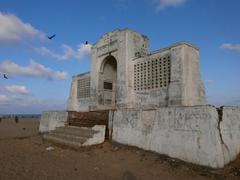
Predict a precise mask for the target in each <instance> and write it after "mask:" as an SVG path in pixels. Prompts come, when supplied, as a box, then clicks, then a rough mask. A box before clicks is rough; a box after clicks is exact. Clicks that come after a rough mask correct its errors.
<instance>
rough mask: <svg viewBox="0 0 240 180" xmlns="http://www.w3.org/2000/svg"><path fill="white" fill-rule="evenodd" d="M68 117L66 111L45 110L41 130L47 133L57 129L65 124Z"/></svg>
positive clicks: (41, 120)
mask: <svg viewBox="0 0 240 180" xmlns="http://www.w3.org/2000/svg"><path fill="white" fill-rule="evenodd" d="M67 119H68V112H66V111H48V112H43V113H42V115H41V119H40V125H39V132H40V133H45V132H49V131H52V130H55V129H56V128H57V127H63V126H65V123H66V122H67Z"/></svg>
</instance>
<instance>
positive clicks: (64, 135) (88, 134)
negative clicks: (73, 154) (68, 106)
mask: <svg viewBox="0 0 240 180" xmlns="http://www.w3.org/2000/svg"><path fill="white" fill-rule="evenodd" d="M105 128H106V126H104V125H96V126H93V127H92V128H91V127H76V126H64V127H57V128H56V129H55V130H53V131H50V133H48V134H44V135H43V138H44V139H45V140H47V141H50V142H53V143H56V144H61V145H65V146H70V147H73V148H79V147H82V146H89V145H95V144H101V143H102V142H103V141H104V138H105Z"/></svg>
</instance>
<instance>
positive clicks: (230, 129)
mask: <svg viewBox="0 0 240 180" xmlns="http://www.w3.org/2000/svg"><path fill="white" fill-rule="evenodd" d="M221 117H222V118H221V119H220V120H221V121H220V130H221V139H222V144H223V147H224V150H225V151H224V152H225V154H224V158H225V160H226V161H232V160H234V159H235V158H236V157H237V155H238V154H239V152H240V107H223V108H222V114H221Z"/></svg>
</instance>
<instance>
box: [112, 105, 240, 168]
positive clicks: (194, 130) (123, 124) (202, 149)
mask: <svg viewBox="0 0 240 180" xmlns="http://www.w3.org/2000/svg"><path fill="white" fill-rule="evenodd" d="M109 119H110V121H112V122H109V124H112V140H113V141H116V142H119V143H122V144H127V145H132V146H137V147H139V148H143V149H145V150H151V151H155V152H157V153H160V154H165V155H168V156H170V157H174V158H178V159H181V160H184V161H187V162H191V163H195V164H199V165H204V166H209V167H214V168H221V167H223V166H224V165H225V164H227V163H229V162H230V161H232V160H234V159H235V158H236V156H237V154H238V153H239V152H240V141H239V138H240V108H231V107H224V108H222V109H220V110H219V111H217V109H216V108H215V107H212V106H193V107H165V108H158V109H149V110H139V109H120V110H117V111H112V112H111V113H110V117H109Z"/></svg>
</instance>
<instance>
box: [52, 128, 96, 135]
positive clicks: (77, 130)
mask: <svg viewBox="0 0 240 180" xmlns="http://www.w3.org/2000/svg"><path fill="white" fill-rule="evenodd" d="M52 132H54V133H58V134H70V135H75V136H81V137H92V136H93V134H94V133H96V132H97V131H94V130H92V129H90V128H85V127H75V126H65V127H58V128H56V130H54V131H52Z"/></svg>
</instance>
